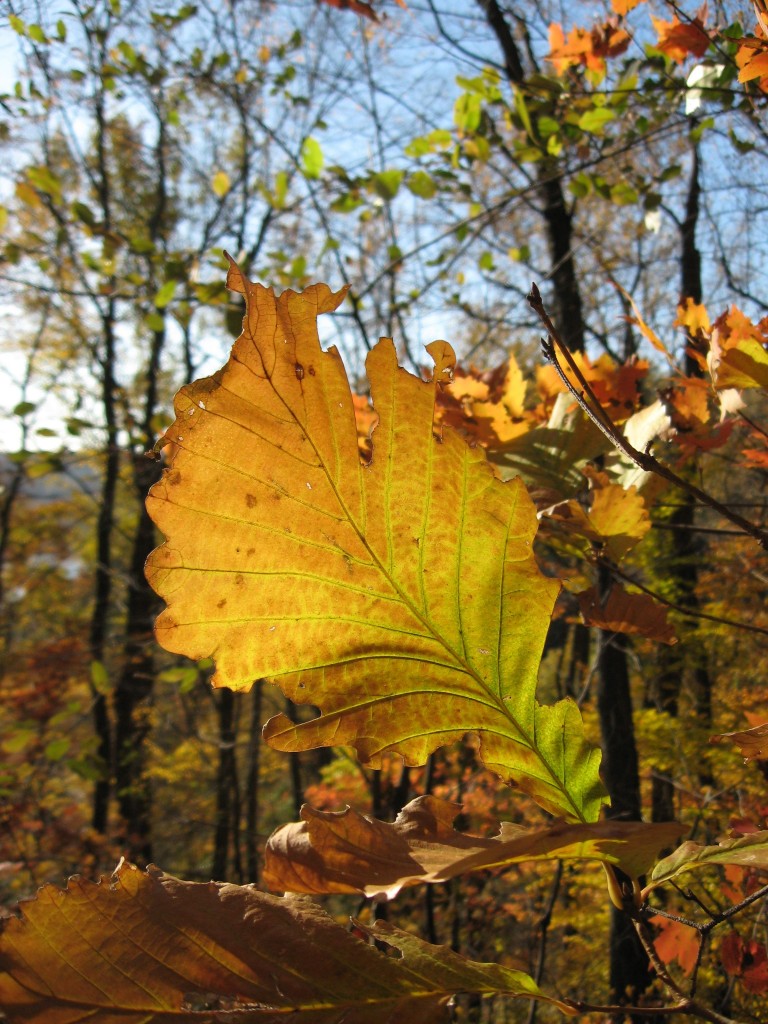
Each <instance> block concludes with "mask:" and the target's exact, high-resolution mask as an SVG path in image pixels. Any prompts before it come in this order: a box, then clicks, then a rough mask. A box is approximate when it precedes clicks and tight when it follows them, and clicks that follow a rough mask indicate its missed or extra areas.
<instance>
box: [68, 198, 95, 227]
mask: <svg viewBox="0 0 768 1024" xmlns="http://www.w3.org/2000/svg"><path fill="white" fill-rule="evenodd" d="M72 213H74V215H75V216H76V217H77V219H78V220H80V221H82V222H83V224H87V225H88V227H89V228H95V227H96V215H95V214H94V212H93V210H92V209H91V208H90V206H86V205H85V203H79V202H75V203H72Z"/></svg>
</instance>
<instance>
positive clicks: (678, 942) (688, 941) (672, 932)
mask: <svg viewBox="0 0 768 1024" xmlns="http://www.w3.org/2000/svg"><path fill="white" fill-rule="evenodd" d="M653 923H654V924H655V925H656V926H657V927H658V928H659V930H660V934H659V935H657V936H656V938H655V939H654V940H653V945H654V946H655V948H656V952H657V953H658V954H659V957H660V959H661V960H662V961H663V962H664V963H665V964H668V963H671V962H672V960H677V962H678V964H679V965H680V969H681V970H682V971H683V973H684V974H686V975H687V974H690V973H691V971H692V970H693V968H694V967H695V966H696V957H697V955H698V952H699V934H698V932H697V931H695V930H694V929H693V928H689V927H688V925H685V924H682V923H681V922H679V921H670V920H669V918H666V917H654V918H653Z"/></svg>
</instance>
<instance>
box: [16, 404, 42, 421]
mask: <svg viewBox="0 0 768 1024" xmlns="http://www.w3.org/2000/svg"><path fill="white" fill-rule="evenodd" d="M36 408H37V405H36V404H35V403H34V402H18V403H17V404H16V405H14V407H13V415H14V416H20V417H21V418H23V417H24V416H29V414H30V413H31V412H34V411H35V409H36Z"/></svg>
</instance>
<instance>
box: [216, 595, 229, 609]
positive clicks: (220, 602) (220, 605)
mask: <svg viewBox="0 0 768 1024" xmlns="http://www.w3.org/2000/svg"><path fill="white" fill-rule="evenodd" d="M226 603H227V599H226V597H222V599H221V600H220V601H219V602H218V604H217V605H216V607H217V608H223V607H224V605H225V604H226Z"/></svg>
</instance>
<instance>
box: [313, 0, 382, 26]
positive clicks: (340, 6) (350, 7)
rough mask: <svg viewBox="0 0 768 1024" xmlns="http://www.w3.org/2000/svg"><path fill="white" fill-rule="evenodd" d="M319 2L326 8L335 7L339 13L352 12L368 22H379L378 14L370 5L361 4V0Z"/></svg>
mask: <svg viewBox="0 0 768 1024" xmlns="http://www.w3.org/2000/svg"><path fill="white" fill-rule="evenodd" d="M319 2H320V3H322V4H327V5H328V7H335V8H337V10H339V11H353V12H354V13H355V14H359V15H361V16H362V17H363V18H368V20H369V21H378V20H379V16H378V14H377V13H376V11H374V9H373V8H372V7H371V5H370V4H366V3H363V2H362V0H319Z"/></svg>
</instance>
